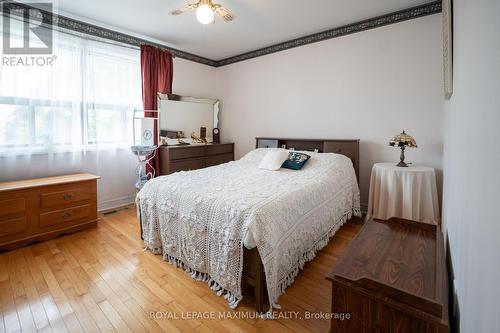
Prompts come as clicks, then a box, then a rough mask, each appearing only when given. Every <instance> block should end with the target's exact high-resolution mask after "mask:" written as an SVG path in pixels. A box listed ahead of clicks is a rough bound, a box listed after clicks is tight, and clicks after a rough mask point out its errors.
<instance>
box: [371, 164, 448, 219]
mask: <svg viewBox="0 0 500 333" xmlns="http://www.w3.org/2000/svg"><path fill="white" fill-rule="evenodd" d="M391 217H400V218H404V219H408V220H413V221H419V222H426V223H432V224H439V220H440V217H439V202H438V194H437V185H436V173H435V171H434V169H433V168H430V167H425V166H410V167H407V168H404V167H398V166H396V165H395V164H394V163H376V164H374V165H373V169H372V175H371V180H370V195H369V199H368V212H367V214H366V220H369V219H370V218H377V219H382V220H387V219H389V218H391Z"/></svg>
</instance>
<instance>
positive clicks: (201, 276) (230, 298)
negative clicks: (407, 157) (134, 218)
mask: <svg viewBox="0 0 500 333" xmlns="http://www.w3.org/2000/svg"><path fill="white" fill-rule="evenodd" d="M138 215H139V218H140V214H138ZM353 215H354V216H357V217H361V216H362V215H361V209H359V208H354V209H352V210H351V211H349V212H347V213H345V214H344V215H343V216H342V217H341V218H340V220H339V221H338V222H337V223H336V224H335V226H333V228H332V229H330V231H329V232H327V233H326V234H325V235H324V236H323V237H322V238H321V239H320V240H319V241H317V242H316V244H314V245H313V247H312V248H311V249H309V250H308V251H306V252H305V253H304V254H303V255H302V258H301V259H300V260H299V262H298V263H297V265H296V266H295V268H293V269H292V270H291V272H290V273H289V274H288V276H287V277H286V278H285V279H283V280H282V281H281V282H280V283H279V284H278V295H276V296H275V297H272V296H271V295H269V304H270V307H269V311H267V312H266V313H263V314H261V315H260V318H261V319H273V308H274V309H278V310H279V309H281V306H280V305H279V304H278V303H276V301H277V300H278V298H279V297H280V296H281V295H283V294H284V293H285V289H286V288H288V287H289V286H290V285H291V284H292V283H293V282H294V281H295V278H296V277H297V275H298V274H299V272H300V271H301V270H302V269H303V268H304V265H305V264H306V263H307V262H309V261H311V260H313V259H314V258H315V257H316V253H317V252H318V251H320V250H321V249H323V248H324V247H325V246H326V245H328V243H329V241H330V238H332V237H333V236H334V235H335V233H336V232H337V231H338V230H339V228H340V227H341V226H343V225H344V223H346V222H347V221H348V220H349V219H350V218H351V217H352V216H353ZM146 250H149V251H151V252H152V253H153V254H163V260H165V261H167V262H168V263H169V264H171V265H173V266H174V267H177V268H181V269H183V270H184V271H186V273H188V274H189V275H190V276H191V278H192V279H193V280H196V281H201V282H206V283H207V284H208V286H209V287H210V289H212V290H213V292H214V293H215V294H216V295H217V296H219V297H220V296H222V297H224V299H225V300H226V301H227V302H228V304H229V307H230V308H231V309H233V310H234V309H236V307H237V306H238V304H239V303H240V301H241V300H242V299H243V296H240V297H238V296H236V295H234V294H233V293H232V292H230V291H229V290H227V289H225V288H224V287H223V286H222V285H221V284H219V283H218V282H217V281H215V280H214V279H212V277H211V276H210V275H209V274H208V273H203V272H200V271H197V270H195V269H192V268H191V267H189V266H188V265H186V264H184V263H183V262H182V261H181V260H179V259H177V258H175V257H173V256H171V255H169V254H166V253H165V254H164V253H163V250H162V248H161V247H160V248H151V247H149V246H146V248H145V249H144V251H146ZM273 298H274V299H273Z"/></svg>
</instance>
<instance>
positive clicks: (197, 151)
mask: <svg viewBox="0 0 500 333" xmlns="http://www.w3.org/2000/svg"><path fill="white" fill-rule="evenodd" d="M205 151H206V150H205V146H199V147H196V146H188V147H177V148H171V149H170V151H169V153H170V159H171V160H180V159H184V158H193V157H203V156H205Z"/></svg>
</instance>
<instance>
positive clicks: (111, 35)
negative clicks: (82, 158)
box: [2, 0, 442, 67]
mask: <svg viewBox="0 0 500 333" xmlns="http://www.w3.org/2000/svg"><path fill="white" fill-rule="evenodd" d="M2 5H3V6H2V11H3V8H5V7H4V6H9V8H11V9H16V8H17V9H36V11H30V19H32V20H35V21H38V22H46V23H47V25H51V26H57V27H60V28H64V29H68V30H71V31H76V32H79V33H83V34H87V35H91V36H95V37H99V38H104V39H108V40H112V41H116V42H120V43H125V44H129V45H134V46H141V45H144V44H147V45H153V46H156V47H158V48H161V49H163V50H167V51H169V52H170V53H172V55H174V56H175V57H179V58H182V59H186V60H190V61H193V62H197V63H200V64H204V65H208V66H212V67H222V66H226V65H230V64H234V63H236V62H240V61H245V60H248V59H252V58H257V57H261V56H264V55H268V54H271V53H276V52H281V51H285V50H288V49H292V48H295V47H300V46H304V45H307V44H312V43H316V42H320V41H324V40H328V39H332V38H337V37H341V36H345V35H350V34H354V33H357V32H361V31H365V30H370V29H375V28H378V27H382V26H386V25H390V24H394V23H399V22H403V21H407V20H411V19H415V18H419V17H422V16H427V15H432V14H437V13H440V12H441V11H442V2H441V0H438V1H434V2H430V3H428V4H424V5H421V6H417V7H411V8H408V9H404V10H401V11H397V12H393V13H390V14H387V15H382V16H378V17H374V18H371V19H368V20H363V21H360V22H356V23H352V24H348V25H344V26H341V27H338V28H333V29H329V30H325V31H322V32H318V33H315V34H311V35H307V36H303V37H299V38H296V39H292V40H289V41H286V42H282V43H278V44H274V45H271V46H267V47H264V48H261V49H257V50H254V51H250V52H246V53H242V54H239V55H236V56H232V57H229V58H225V59H222V60H212V59H208V58H205V57H202V56H198V55H196V54H192V53H189V52H184V51H182V50H179V49H176V48H173V47H169V46H166V45H163V44H158V43H154V42H151V41H148V40H146V39H142V38H139V37H134V36H131V35H128V34H125V33H121V32H118V31H114V30H111V29H107V28H102V27H99V26H97V25H94V24H90V23H85V22H82V21H79V20H76V19H72V18H69V17H66V16H63V15H59V14H55V13H51V12H48V11H46V10H43V9H40V8H36V7H33V6H30V5H27V4H24V3H19V2H14V1H5V2H3V4H2ZM2 14H3V15H4V13H2Z"/></svg>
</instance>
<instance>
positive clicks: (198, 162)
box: [170, 158, 206, 173]
mask: <svg viewBox="0 0 500 333" xmlns="http://www.w3.org/2000/svg"><path fill="white" fill-rule="evenodd" d="M205 166H206V164H205V159H204V158H197V159H192V160H186V161H175V162H171V163H170V173H173V172H177V171H189V170H196V169H202V168H204V167H205Z"/></svg>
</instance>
